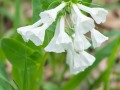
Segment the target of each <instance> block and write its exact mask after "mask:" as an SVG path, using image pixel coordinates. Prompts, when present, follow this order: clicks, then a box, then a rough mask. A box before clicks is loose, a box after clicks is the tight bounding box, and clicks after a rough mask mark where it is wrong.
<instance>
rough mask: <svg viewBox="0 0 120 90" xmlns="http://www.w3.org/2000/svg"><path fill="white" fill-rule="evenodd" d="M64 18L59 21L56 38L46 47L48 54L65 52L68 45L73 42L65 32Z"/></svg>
mask: <svg viewBox="0 0 120 90" xmlns="http://www.w3.org/2000/svg"><path fill="white" fill-rule="evenodd" d="M64 24H65V21H64V17H61V19H60V21H58V23H57V26H56V30H55V34H54V37H53V38H52V40H51V41H50V43H49V44H48V45H47V47H45V51H48V52H57V53H61V52H65V48H66V46H67V44H68V43H70V42H72V40H71V39H70V37H69V36H67V34H66V33H65V31H64V28H65V27H64Z"/></svg>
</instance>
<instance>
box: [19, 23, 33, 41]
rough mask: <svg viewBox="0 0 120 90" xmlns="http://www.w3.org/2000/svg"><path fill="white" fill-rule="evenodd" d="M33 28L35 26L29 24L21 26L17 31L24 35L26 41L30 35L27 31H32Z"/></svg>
mask: <svg viewBox="0 0 120 90" xmlns="http://www.w3.org/2000/svg"><path fill="white" fill-rule="evenodd" d="M32 28H34V27H33V26H31V25H29V26H25V27H20V28H18V29H17V32H18V33H19V34H20V35H21V36H22V38H23V39H24V41H25V42H28V41H29V37H30V35H29V34H27V32H28V31H30V30H31V29H32Z"/></svg>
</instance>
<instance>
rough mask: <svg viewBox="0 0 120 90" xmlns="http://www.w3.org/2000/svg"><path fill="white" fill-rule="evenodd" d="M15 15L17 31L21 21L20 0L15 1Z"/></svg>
mask: <svg viewBox="0 0 120 90" xmlns="http://www.w3.org/2000/svg"><path fill="white" fill-rule="evenodd" d="M15 9H16V10H15V16H14V32H15V33H16V29H17V28H18V27H19V23H20V0H16V2H15Z"/></svg>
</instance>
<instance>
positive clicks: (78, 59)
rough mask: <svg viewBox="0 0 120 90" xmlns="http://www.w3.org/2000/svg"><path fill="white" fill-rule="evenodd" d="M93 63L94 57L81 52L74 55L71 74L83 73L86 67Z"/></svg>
mask: <svg viewBox="0 0 120 90" xmlns="http://www.w3.org/2000/svg"><path fill="white" fill-rule="evenodd" d="M94 61H95V58H94V56H92V55H90V54H88V53H87V52H85V51H83V52H81V53H75V54H74V65H73V66H72V67H71V73H72V74H77V73H79V72H81V71H84V70H85V69H86V68H87V67H89V66H90V65H92V64H93V62H94Z"/></svg>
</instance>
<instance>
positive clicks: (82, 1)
mask: <svg viewBox="0 0 120 90" xmlns="http://www.w3.org/2000/svg"><path fill="white" fill-rule="evenodd" d="M78 1H79V2H80V3H82V4H83V5H86V6H89V5H90V4H91V2H92V0H78Z"/></svg>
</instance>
